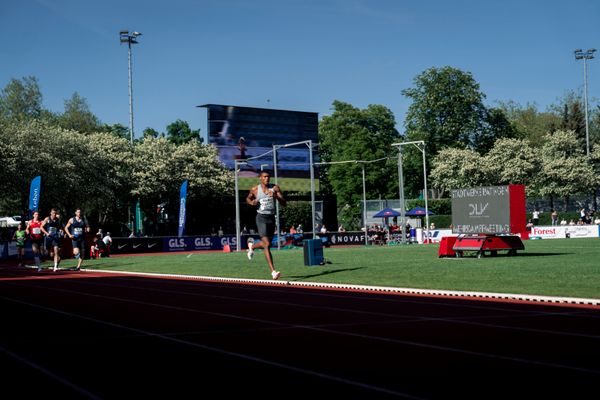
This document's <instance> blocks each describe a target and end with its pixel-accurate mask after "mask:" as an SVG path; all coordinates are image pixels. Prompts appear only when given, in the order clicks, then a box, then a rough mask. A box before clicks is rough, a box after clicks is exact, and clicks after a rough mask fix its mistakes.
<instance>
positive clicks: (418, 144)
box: [392, 140, 429, 239]
mask: <svg viewBox="0 0 600 400" xmlns="http://www.w3.org/2000/svg"><path fill="white" fill-rule="evenodd" d="M411 144H412V145H414V146H415V147H416V148H417V149H419V151H420V152H421V154H422V155H423V191H424V194H423V197H424V199H425V228H424V229H423V232H424V233H425V239H429V204H428V195H427V165H426V164H425V142H424V141H423V140H416V141H413V142H403V143H392V146H395V147H397V148H398V176H399V178H398V179H399V180H400V197H401V200H400V202H401V204H400V206H401V207H402V208H401V210H402V219H403V220H404V182H403V180H404V177H403V176H402V146H406V145H411ZM403 223H404V221H403ZM402 232H404V228H403V229H402ZM403 236H404V235H403ZM403 239H404V238H403Z"/></svg>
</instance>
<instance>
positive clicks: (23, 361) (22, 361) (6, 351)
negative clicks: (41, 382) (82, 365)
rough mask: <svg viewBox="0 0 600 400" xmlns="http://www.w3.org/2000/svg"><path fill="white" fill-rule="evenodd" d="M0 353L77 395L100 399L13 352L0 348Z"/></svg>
mask: <svg viewBox="0 0 600 400" xmlns="http://www.w3.org/2000/svg"><path fill="white" fill-rule="evenodd" d="M0 352H2V353H4V354H6V355H7V356H9V357H11V358H13V359H15V360H17V361H18V362H20V363H22V364H25V365H27V366H28V367H30V368H33V369H35V370H37V371H39V372H41V373H42V374H44V375H46V376H48V377H50V378H52V379H54V380H55V381H57V382H59V383H61V384H62V385H64V386H67V387H69V388H71V389H73V390H74V391H76V392H77V393H79V394H81V395H84V396H86V397H88V398H90V399H101V397H98V396H96V395H95V394H92V393H90V392H88V391H87V390H85V389H84V388H82V387H80V386H78V385H76V384H74V383H73V382H71V381H69V380H67V379H65V378H63V377H62V376H59V375H57V374H55V373H54V372H52V371H50V370H48V369H46V368H44V367H42V366H41V365H39V364H36V363H34V362H33V361H31V360H28V359H26V358H25V357H23V356H20V355H18V354H17V353H14V352H12V351H10V350H8V349H6V348H4V347H2V346H0Z"/></svg>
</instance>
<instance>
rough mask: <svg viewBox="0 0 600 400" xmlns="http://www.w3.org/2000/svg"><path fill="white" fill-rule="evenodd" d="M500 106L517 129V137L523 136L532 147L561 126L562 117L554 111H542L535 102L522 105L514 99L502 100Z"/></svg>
mask: <svg viewBox="0 0 600 400" xmlns="http://www.w3.org/2000/svg"><path fill="white" fill-rule="evenodd" d="M499 108H500V109H501V110H502V111H504V114H505V115H506V116H507V118H508V120H509V121H510V123H511V124H512V126H514V128H515V130H516V137H517V138H523V139H525V140H527V142H528V143H529V144H530V145H531V146H532V147H534V148H535V147H540V146H541V145H542V143H543V137H544V136H546V135H547V134H548V133H552V132H554V131H555V130H556V129H558V128H559V127H560V124H561V117H560V115H558V114H556V113H555V112H553V111H545V112H540V111H538V109H537V106H536V105H535V104H531V103H527V104H526V105H525V106H522V105H520V104H518V103H516V102H514V101H508V102H500V104H499Z"/></svg>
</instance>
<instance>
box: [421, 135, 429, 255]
mask: <svg viewBox="0 0 600 400" xmlns="http://www.w3.org/2000/svg"><path fill="white" fill-rule="evenodd" d="M422 146H423V148H422V149H421V152H422V153H423V182H424V185H425V196H424V197H425V229H424V230H423V232H425V234H426V236H425V238H426V239H429V206H428V203H427V165H426V164H425V142H423V145H422ZM427 243H429V240H428V241H427Z"/></svg>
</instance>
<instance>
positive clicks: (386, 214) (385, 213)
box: [373, 208, 400, 218]
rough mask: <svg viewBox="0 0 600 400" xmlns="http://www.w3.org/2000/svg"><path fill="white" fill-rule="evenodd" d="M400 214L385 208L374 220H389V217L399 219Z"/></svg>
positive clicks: (374, 216)
mask: <svg viewBox="0 0 600 400" xmlns="http://www.w3.org/2000/svg"><path fill="white" fill-rule="evenodd" d="M399 216H400V213H399V212H398V211H396V210H394V209H392V208H384V209H383V210H381V211H379V212H378V213H377V214H375V215H373V218H387V217H399Z"/></svg>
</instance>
